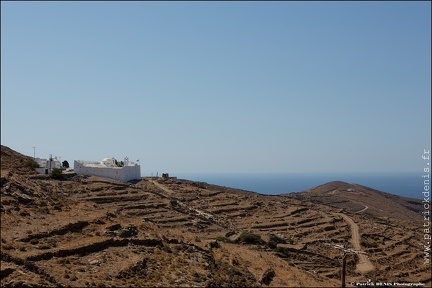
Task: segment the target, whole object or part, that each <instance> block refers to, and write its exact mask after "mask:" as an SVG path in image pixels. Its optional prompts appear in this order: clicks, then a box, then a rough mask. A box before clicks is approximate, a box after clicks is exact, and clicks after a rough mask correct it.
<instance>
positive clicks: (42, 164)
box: [34, 156, 62, 174]
mask: <svg viewBox="0 0 432 288" xmlns="http://www.w3.org/2000/svg"><path fill="white" fill-rule="evenodd" d="M34 160H35V161H36V163H37V164H39V168H36V171H37V172H38V173H40V174H49V173H51V172H52V169H54V168H58V169H59V168H61V167H62V164H61V163H60V160H59V159H57V156H56V157H54V158H52V157H50V158H49V159H45V158H35V159H34Z"/></svg>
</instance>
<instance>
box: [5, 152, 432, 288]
mask: <svg viewBox="0 0 432 288" xmlns="http://www.w3.org/2000/svg"><path fill="white" fill-rule="evenodd" d="M27 160H28V158H26V156H23V155H19V154H18V153H16V152H14V151H12V150H10V149H8V148H7V147H4V146H2V170H1V232H2V233H1V286H2V287H22V286H26V285H27V286H34V285H42V286H59V287H67V286H71V287H95V286H98V287H103V286H106V287H109V286H111V287H124V286H135V287H137V286H139V287H143V286H151V287H153V286H173V287H178V286H225V287H232V286H240V287H245V286H246V287H256V286H276V287H300V286H302V287H338V286H339V285H340V276H341V272H340V267H341V255H340V251H339V250H337V249H334V248H332V247H333V246H334V245H337V244H344V243H345V242H346V241H347V242H348V243H350V244H349V245H350V246H352V247H354V248H355V247H356V245H359V246H358V247H359V248H360V249H361V250H363V251H366V252H369V254H368V257H367V259H366V260H365V259H359V257H358V256H356V255H353V256H349V257H348V261H347V262H348V264H347V266H348V267H347V283H349V282H353V281H366V280H367V279H372V280H376V281H379V280H380V281H411V282H418V281H423V282H428V283H429V286H430V275H429V270H428V268H429V267H428V266H427V265H425V264H424V261H423V248H422V247H420V246H419V245H418V243H419V241H420V239H421V237H422V236H423V235H422V234H421V232H422V230H421V229H420V225H422V223H421V222H418V223H413V222H411V223H406V222H403V221H402V220H398V219H393V218H386V219H384V218H377V217H375V216H373V215H368V214H365V213H351V212H347V211H342V210H341V209H337V208H334V207H330V206H325V205H318V204H314V203H311V202H308V201H301V200H298V199H294V198H293V197H289V196H269V195H260V194H257V193H253V192H248V191H242V190H238V189H231V188H227V187H220V186H215V185H210V184H207V183H202V182H194V181H188V180H177V179H160V178H144V179H141V180H140V181H136V182H134V183H122V182H117V181H114V180H109V179H104V178H99V177H89V176H79V175H78V176H74V177H73V178H70V179H67V180H55V179H51V178H49V177H44V176H40V175H36V174H35V173H34V172H33V171H32V170H31V169H29V168H25V167H23V166H25V165H24V164H23V163H25V162H26V161H27ZM363 261H367V262H368V264H370V265H372V268H373V269H359V268H361V267H363V266H359V265H360V264H361V263H363ZM366 268H367V267H366ZM369 268H370V267H369ZM348 286H350V285H349V284H348Z"/></svg>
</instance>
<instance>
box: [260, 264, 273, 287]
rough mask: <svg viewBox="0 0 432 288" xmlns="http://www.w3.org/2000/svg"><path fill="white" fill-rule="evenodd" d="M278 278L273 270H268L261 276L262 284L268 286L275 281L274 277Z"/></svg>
mask: <svg viewBox="0 0 432 288" xmlns="http://www.w3.org/2000/svg"><path fill="white" fill-rule="evenodd" d="M274 276H276V273H275V272H274V270H273V269H272V268H268V269H267V270H266V271H265V272H264V274H263V275H262V276H261V279H260V281H259V282H260V283H264V284H266V285H269V284H270V283H271V281H272V280H273V277H274Z"/></svg>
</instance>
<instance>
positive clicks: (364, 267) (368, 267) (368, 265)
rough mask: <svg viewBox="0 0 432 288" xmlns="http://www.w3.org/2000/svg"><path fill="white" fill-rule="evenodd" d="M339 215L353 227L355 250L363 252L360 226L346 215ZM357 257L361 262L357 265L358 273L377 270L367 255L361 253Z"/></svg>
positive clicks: (352, 239) (352, 241)
mask: <svg viewBox="0 0 432 288" xmlns="http://www.w3.org/2000/svg"><path fill="white" fill-rule="evenodd" d="M337 215H339V216H342V218H344V220H345V221H346V222H347V223H348V224H349V225H350V226H351V243H352V245H353V247H354V249H355V250H357V251H361V247H360V233H359V227H358V225H357V224H356V223H355V222H354V221H353V220H352V219H351V218H350V217H348V216H347V215H345V214H342V213H337ZM357 255H358V256H359V262H358V263H357V266H356V271H358V272H360V273H362V274H364V273H367V272H369V271H372V270H374V269H375V266H374V265H373V264H372V262H371V261H370V260H369V258H368V257H367V256H366V255H364V254H360V253H359V254H357Z"/></svg>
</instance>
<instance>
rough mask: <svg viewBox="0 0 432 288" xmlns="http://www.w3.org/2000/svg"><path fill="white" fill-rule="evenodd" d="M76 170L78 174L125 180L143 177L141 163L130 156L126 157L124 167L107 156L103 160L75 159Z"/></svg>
mask: <svg viewBox="0 0 432 288" xmlns="http://www.w3.org/2000/svg"><path fill="white" fill-rule="evenodd" d="M74 171H75V173H77V174H82V175H93V176H100V177H106V178H111V179H115V180H119V181H124V182H126V181H129V180H135V179H140V178H141V167H140V165H138V164H136V163H134V162H131V161H129V158H128V157H125V158H124V163H123V166H122V167H119V166H118V165H117V164H116V159H115V158H105V159H103V160H102V161H101V162H97V161H86V160H75V161H74Z"/></svg>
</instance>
